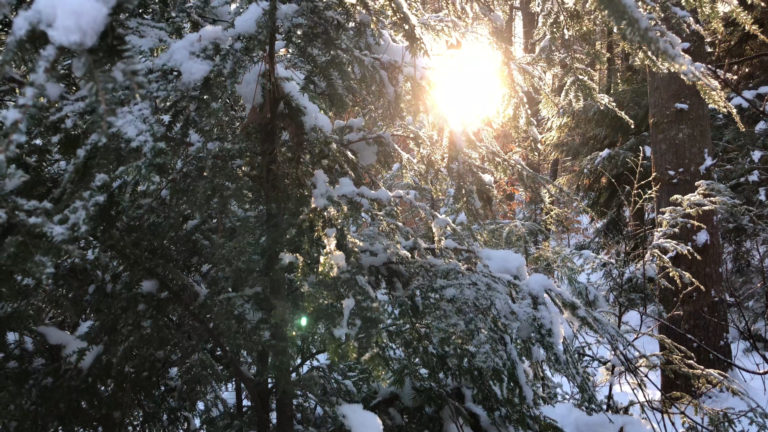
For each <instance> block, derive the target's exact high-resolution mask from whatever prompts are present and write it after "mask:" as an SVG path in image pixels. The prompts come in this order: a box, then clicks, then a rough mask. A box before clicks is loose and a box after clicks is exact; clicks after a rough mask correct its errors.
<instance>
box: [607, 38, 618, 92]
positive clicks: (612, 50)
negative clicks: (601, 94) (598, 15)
mask: <svg viewBox="0 0 768 432" xmlns="http://www.w3.org/2000/svg"><path fill="white" fill-rule="evenodd" d="M605 53H606V55H607V58H606V67H605V94H607V95H609V94H611V93H613V81H614V76H615V75H616V47H615V44H614V41H613V25H612V24H609V25H608V28H607V29H606V41H605Z"/></svg>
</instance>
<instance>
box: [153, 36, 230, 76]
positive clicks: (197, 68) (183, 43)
mask: <svg viewBox="0 0 768 432" xmlns="http://www.w3.org/2000/svg"><path fill="white" fill-rule="evenodd" d="M226 42H227V35H226V33H225V32H224V30H223V29H222V28H221V27H220V26H212V25H208V26H205V27H203V28H202V29H201V30H200V31H198V32H194V33H190V34H188V35H186V36H184V37H183V38H181V39H179V40H177V41H174V42H173V43H172V44H171V46H170V47H169V48H168V51H166V52H165V53H164V54H163V55H162V56H160V57H159V58H158V61H159V62H160V64H167V65H169V66H172V67H175V68H178V69H179V70H180V71H181V82H182V83H184V84H196V83H198V82H200V81H201V80H202V79H203V78H205V77H206V76H207V75H208V73H209V72H210V71H211V68H213V62H211V61H210V60H204V59H202V58H200V57H198V54H199V53H200V52H202V51H203V50H205V49H206V48H207V47H208V46H210V45H211V44H213V43H220V44H224V43H226Z"/></svg>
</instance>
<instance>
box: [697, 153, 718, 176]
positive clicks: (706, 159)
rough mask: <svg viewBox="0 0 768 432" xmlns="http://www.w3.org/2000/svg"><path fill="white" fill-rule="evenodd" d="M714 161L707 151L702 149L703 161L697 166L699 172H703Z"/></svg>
mask: <svg viewBox="0 0 768 432" xmlns="http://www.w3.org/2000/svg"><path fill="white" fill-rule="evenodd" d="M715 162H716V161H714V160H712V158H711V157H710V156H709V152H708V151H707V150H706V149H704V163H703V164H701V166H699V172H700V173H701V174H704V173H705V172H706V171H707V168H709V167H711V166H712V165H714V164H715Z"/></svg>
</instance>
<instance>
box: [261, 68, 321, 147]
mask: <svg viewBox="0 0 768 432" xmlns="http://www.w3.org/2000/svg"><path fill="white" fill-rule="evenodd" d="M275 73H276V75H277V77H278V78H280V85H281V87H282V88H283V91H284V92H285V94H286V95H288V96H290V98H291V99H292V100H293V102H294V103H295V104H296V105H298V106H299V107H300V108H301V110H302V111H303V112H304V115H303V117H302V120H303V122H304V127H305V128H306V129H307V131H311V130H313V129H318V130H320V131H322V132H325V133H331V131H332V130H333V125H332V124H331V119H329V118H328V116H326V115H325V114H323V112H322V111H321V110H320V107H318V106H317V105H315V104H314V103H313V102H312V101H311V100H310V99H309V96H307V94H306V93H304V92H303V91H301V86H302V85H303V83H304V76H303V75H302V74H301V73H299V72H297V71H293V70H289V69H286V68H285V66H283V65H282V64H278V65H277V68H276V71H275Z"/></svg>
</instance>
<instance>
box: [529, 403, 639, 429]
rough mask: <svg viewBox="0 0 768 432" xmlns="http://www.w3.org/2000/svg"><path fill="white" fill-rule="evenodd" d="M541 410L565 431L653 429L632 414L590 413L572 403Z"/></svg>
mask: <svg viewBox="0 0 768 432" xmlns="http://www.w3.org/2000/svg"><path fill="white" fill-rule="evenodd" d="M541 411H542V412H543V413H544V415H546V416H547V417H549V418H551V419H552V420H555V421H556V422H557V424H558V426H560V428H561V429H563V431H565V432H600V431H606V432H607V431H623V432H651V431H652V430H653V429H652V428H651V426H650V425H649V424H647V423H644V422H643V421H641V420H639V419H637V418H635V417H632V416H628V415H619V414H594V415H589V414H587V413H585V412H584V411H582V410H580V409H578V408H576V407H575V406H573V404H571V403H559V404H556V405H554V406H545V407H543V408H542V410H541Z"/></svg>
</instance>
